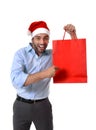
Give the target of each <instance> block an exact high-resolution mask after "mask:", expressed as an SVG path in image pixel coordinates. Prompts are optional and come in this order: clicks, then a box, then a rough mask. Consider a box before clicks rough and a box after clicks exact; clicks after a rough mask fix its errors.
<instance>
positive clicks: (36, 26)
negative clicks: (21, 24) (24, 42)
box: [28, 21, 50, 38]
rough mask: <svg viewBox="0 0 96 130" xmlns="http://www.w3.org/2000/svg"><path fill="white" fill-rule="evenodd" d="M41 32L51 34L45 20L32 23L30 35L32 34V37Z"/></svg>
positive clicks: (29, 29)
mask: <svg viewBox="0 0 96 130" xmlns="http://www.w3.org/2000/svg"><path fill="white" fill-rule="evenodd" d="M40 33H46V34H47V35H50V30H49V28H48V26H47V24H46V22H44V21H35V22H33V23H31V24H30V26H29V28H28V35H31V36H32V38H33V37H34V36H36V35H37V34H40Z"/></svg>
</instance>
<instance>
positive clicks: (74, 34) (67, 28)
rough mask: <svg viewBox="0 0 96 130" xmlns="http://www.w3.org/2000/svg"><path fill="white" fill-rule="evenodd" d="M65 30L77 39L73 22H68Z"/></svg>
mask: <svg viewBox="0 0 96 130" xmlns="http://www.w3.org/2000/svg"><path fill="white" fill-rule="evenodd" d="M64 30H65V31H66V32H67V33H69V34H70V36H71V38H72V39H77V36H76V29H75V26H74V25H72V24H67V25H66V26H64Z"/></svg>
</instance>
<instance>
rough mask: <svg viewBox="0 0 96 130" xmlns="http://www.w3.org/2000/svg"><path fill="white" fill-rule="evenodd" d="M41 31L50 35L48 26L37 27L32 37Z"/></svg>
mask: <svg viewBox="0 0 96 130" xmlns="http://www.w3.org/2000/svg"><path fill="white" fill-rule="evenodd" d="M40 33H46V34H47V35H50V31H49V30H48V29H46V28H37V29H36V30H34V31H33V32H32V33H31V36H32V38H33V37H34V36H36V35H37V34H40Z"/></svg>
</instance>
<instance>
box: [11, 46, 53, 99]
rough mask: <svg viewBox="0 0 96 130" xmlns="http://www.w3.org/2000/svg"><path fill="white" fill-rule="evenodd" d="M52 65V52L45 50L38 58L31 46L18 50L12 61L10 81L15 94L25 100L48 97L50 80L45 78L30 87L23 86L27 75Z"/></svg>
mask: <svg viewBox="0 0 96 130" xmlns="http://www.w3.org/2000/svg"><path fill="white" fill-rule="evenodd" d="M51 65H52V50H51V49H49V50H45V51H44V52H43V54H42V55H41V56H38V55H37V54H36V53H35V51H34V49H33V48H32V46H31V45H30V44H29V45H28V47H24V48H21V49H19V50H18V51H17V52H16V53H15V55H14V59H13V64H12V68H11V80H12V84H13V86H14V87H15V88H16V90H17V94H18V95H19V96H21V97H23V98H25V99H43V98H46V97H48V95H49V85H50V80H51V78H45V79H43V80H40V81H38V82H36V83H32V84H31V85H28V86H24V82H25V81H26V79H27V77H28V75H29V74H33V73H36V72H40V71H42V70H44V69H47V68H49V67H50V66H51Z"/></svg>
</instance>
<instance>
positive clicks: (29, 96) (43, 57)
mask: <svg viewBox="0 0 96 130" xmlns="http://www.w3.org/2000/svg"><path fill="white" fill-rule="evenodd" d="M64 29H65V30H66V32H68V33H69V34H70V36H71V38H72V39H74V38H77V36H76V30H75V27H74V26H73V25H72V24H68V25H66V26H65V27H64ZM28 31H29V34H30V35H31V39H32V42H31V43H29V45H28V47H24V48H22V49H19V50H18V51H17V52H16V53H15V56H14V60H13V64H12V69H11V80H12V83H13V86H14V87H15V88H16V91H17V98H16V100H15V102H14V105H13V127H14V130H29V129H30V126H31V124H32V122H33V123H34V125H35V127H36V130H53V117H52V106H51V103H50V101H49V99H48V95H49V85H50V80H51V77H53V76H54V75H55V73H56V71H58V67H57V66H54V65H53V64H52V51H51V50H50V49H49V50H47V49H46V48H47V45H48V42H49V37H50V30H49V28H48V26H47V24H46V22H44V21H36V22H33V23H31V25H30V26H29V28H28Z"/></svg>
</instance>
